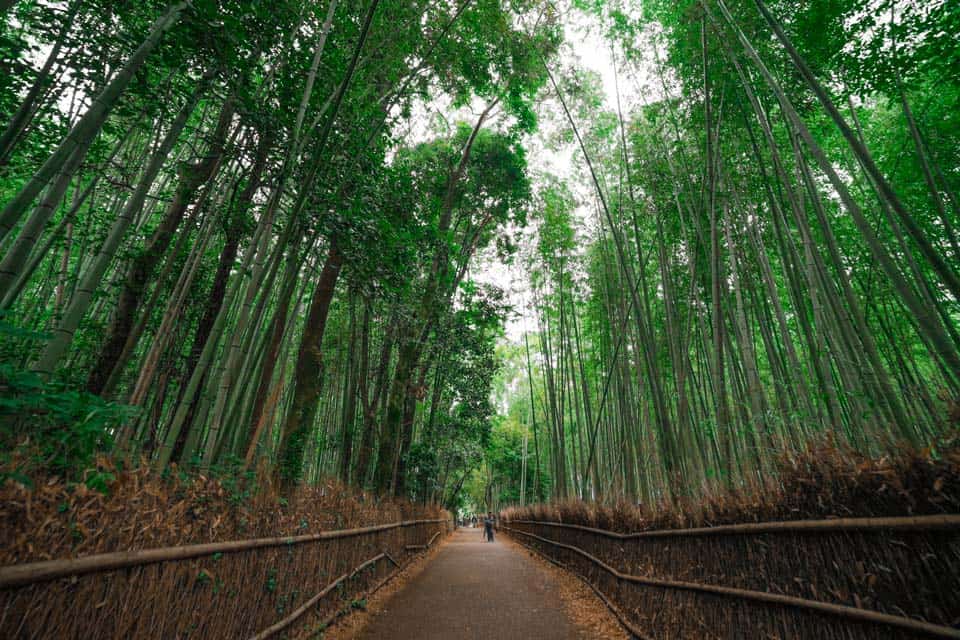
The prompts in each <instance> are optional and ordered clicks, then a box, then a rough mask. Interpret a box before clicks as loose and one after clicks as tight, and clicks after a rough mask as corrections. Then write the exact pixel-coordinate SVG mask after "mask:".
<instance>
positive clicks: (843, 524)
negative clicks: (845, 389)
mask: <svg viewBox="0 0 960 640" xmlns="http://www.w3.org/2000/svg"><path fill="white" fill-rule="evenodd" d="M511 522H513V523H515V524H532V525H537V526H544V527H558V528H563V529H577V530H579V531H587V532H589V533H595V534H597V535H601V536H605V537H607V538H614V539H616V540H632V539H635V538H683V537H693V536H729V535H756V534H761V533H831V532H836V531H863V532H883V531H940V530H946V531H956V532H957V533H958V534H960V514H958V515H953V514H948V515H938V516H910V517H902V518H831V519H828V520H793V521H784V522H750V523H747V524H723V525H717V526H715V527H697V528H693V529H656V530H654V531H637V532H634V533H617V532H616V531H610V530H608V529H597V528H594V527H586V526H583V525H579V524H567V523H565V522H539V521H536V520H512V521H511Z"/></svg>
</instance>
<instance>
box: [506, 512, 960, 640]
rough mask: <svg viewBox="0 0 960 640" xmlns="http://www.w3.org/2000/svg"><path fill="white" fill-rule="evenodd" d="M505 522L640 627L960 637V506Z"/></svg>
mask: <svg viewBox="0 0 960 640" xmlns="http://www.w3.org/2000/svg"><path fill="white" fill-rule="evenodd" d="M502 528H503V529H505V530H506V531H507V532H508V533H510V534H511V535H512V536H513V537H514V539H516V540H517V541H518V542H520V543H521V544H523V545H524V546H526V547H528V548H530V549H532V550H534V551H536V552H538V553H540V554H541V555H543V556H545V557H546V558H547V559H549V560H551V561H552V562H554V563H556V564H559V565H561V566H563V567H565V568H567V569H569V570H571V571H573V572H574V573H577V574H578V575H579V576H580V577H581V578H582V579H583V580H584V581H585V582H587V583H588V584H590V586H592V587H593V588H594V590H595V591H597V592H598V595H600V596H601V597H602V598H603V599H604V600H605V601H606V602H607V604H608V606H610V607H611V609H613V610H614V612H615V613H616V614H617V615H618V617H620V619H621V622H623V623H624V626H625V627H627V628H628V629H629V630H630V631H631V633H633V635H635V636H637V637H640V638H658V639H659V638H664V639H672V638H684V639H686V638H697V639H700V638H704V639H707V638H730V639H734V638H737V639H741V638H811V639H817V640H821V639H822V640H834V639H837V640H840V639H844V640H860V639H863V640H867V639H870V640H875V639H883V638H889V639H891V640H893V639H898V640H900V639H911V638H960V627H958V625H960V515H942V516H918V517H908V518H847V519H831V520H806V521H794V522H769V523H756V524H742V525H725V526H716V527H705V528H697V529H675V530H656V531H645V532H641V533H627V534H624V533H615V532H612V531H607V530H604V529H596V528H592V527H586V526H581V525H574V524H565V523H559V522H545V521H533V520H512V521H505V522H504V523H503V527H502Z"/></svg>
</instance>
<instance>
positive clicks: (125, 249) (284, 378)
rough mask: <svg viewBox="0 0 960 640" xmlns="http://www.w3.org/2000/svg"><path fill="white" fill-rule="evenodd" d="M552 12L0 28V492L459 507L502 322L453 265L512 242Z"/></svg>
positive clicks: (261, 13)
mask: <svg viewBox="0 0 960 640" xmlns="http://www.w3.org/2000/svg"><path fill="white" fill-rule="evenodd" d="M543 12H544V8H543V7H542V6H540V5H539V4H537V3H535V2H533V3H519V4H517V5H516V6H513V7H510V8H506V7H502V6H500V4H499V3H497V2H490V1H488V0H477V1H474V0H466V1H465V2H463V3H457V4H454V3H450V4H441V5H437V4H436V3H429V2H414V3H408V2H404V3H396V2H380V1H379V0H372V1H371V2H342V1H338V0H331V1H330V2H323V3H321V2H313V1H309V0H296V1H294V0H290V1H285V2H279V3H277V2H269V3H268V2H260V1H257V0H250V1H247V0H244V1H242V2H230V3H228V2H216V1H214V0H201V1H200V2H189V3H188V2H174V3H172V4H169V5H165V4H164V3H163V2H158V1H152V2H137V3H116V2H100V1H98V0H69V1H67V2H61V1H52V0H51V1H49V2H47V1H40V2H33V1H30V2H28V1H24V2H13V3H10V2H6V3H4V5H3V13H2V17H3V26H2V31H0V35H2V38H3V40H2V42H3V49H2V50H0V56H3V66H4V68H9V69H11V70H12V71H13V73H11V74H10V75H9V76H8V75H6V74H5V75H4V79H3V81H2V85H0V114H2V118H0V120H2V121H3V123H4V126H5V129H4V131H3V136H2V152H0V159H2V161H0V202H2V207H3V209H2V212H0V254H2V258H0V309H2V312H3V317H2V321H3V323H2V340H3V342H2V354H0V359H2V363H3V369H2V372H0V384H2V386H3V390H4V395H5V397H7V398H9V400H10V402H9V403H8V404H7V405H5V406H4V411H3V415H2V421H3V424H2V427H3V433H2V436H3V440H4V442H5V443H6V444H7V445H9V449H10V450H11V451H14V452H15V454H14V456H13V458H12V461H11V459H8V460H6V461H5V462H6V463H7V467H8V469H7V471H6V472H5V473H13V474H14V475H18V477H23V476H29V475H30V470H31V469H35V468H36V467H37V466H39V467H41V468H42V469H43V470H53V471H54V472H55V473H63V474H67V475H70V474H73V475H80V472H82V471H83V470H84V469H85V468H87V467H88V466H89V465H90V463H91V459H92V456H93V455H94V454H95V453H97V452H99V451H103V450H110V451H112V452H113V453H114V455H115V456H117V457H118V458H120V459H123V460H125V461H128V462H131V463H136V462H137V461H138V460H144V461H146V462H147V463H148V464H149V465H151V466H152V467H153V468H154V469H156V470H157V471H159V472H166V471H167V470H169V469H170V468H171V465H174V464H175V465H177V466H178V467H179V468H180V469H184V468H192V469H197V470H199V471H200V472H202V473H206V472H209V471H211V470H212V471H215V472H218V473H225V474H228V475H235V476H236V475H240V474H242V473H244V472H252V471H253V470H254V469H257V468H261V467H262V468H265V469H267V470H269V471H270V474H269V475H272V476H273V477H274V478H275V479H276V480H277V481H278V482H280V483H281V484H282V485H283V486H284V487H286V488H287V489H291V488H292V487H293V485H294V484H295V483H296V482H298V481H300V480H307V481H311V482H315V481H316V480H317V479H318V478H320V477H321V476H326V475H333V476H339V478H340V479H341V480H342V481H344V482H348V483H352V484H354V485H358V486H361V487H363V486H372V487H374V488H375V489H377V490H378V491H380V492H384V493H393V494H397V495H400V494H407V493H411V494H415V495H417V496H418V497H420V498H422V499H423V500H427V501H429V500H434V501H450V500H452V499H453V498H454V497H455V496H456V495H457V493H458V491H459V487H460V486H461V485H462V478H463V475H464V474H465V473H466V472H467V471H468V470H469V469H470V467H471V466H472V465H474V464H475V463H476V460H477V459H478V457H479V455H480V454H481V447H482V439H483V437H484V433H485V430H489V422H488V421H489V417H490V415H491V414H492V408H491V407H490V405H489V402H488V399H487V395H488V390H489V386H490V382H491V379H492V374H493V371H494V370H495V362H494V359H493V346H494V340H495V338H496V335H497V331H498V328H499V326H500V323H501V321H502V317H503V315H504V312H505V310H504V306H503V304H502V303H501V302H500V301H499V297H500V296H501V294H500V293H499V292H498V291H497V290H496V289H494V288H490V287H480V286H477V285H475V284H473V283H472V282H471V281H470V279H469V278H467V277H466V275H467V266H468V264H469V263H470V261H471V257H472V256H473V255H474V254H475V253H476V252H477V251H478V250H481V249H483V248H484V247H486V246H487V245H490V244H492V243H494V242H495V241H499V238H500V235H501V234H502V229H503V227H504V226H505V225H507V224H508V223H509V224H514V223H518V224H522V215H523V211H524V204H525V202H526V200H527V197H528V190H529V186H528V181H527V176H526V163H525V158H524V155H523V149H522V147H521V146H520V145H519V136H520V134H521V133H523V132H525V131H530V130H531V129H532V127H533V121H532V116H531V111H530V104H531V101H532V99H533V97H534V96H535V94H536V92H537V90H538V88H539V87H540V85H541V84H542V78H543V72H542V70H540V64H539V62H538V58H537V57H536V56H538V55H545V56H548V57H549V56H550V55H551V54H552V52H553V51H554V50H555V49H556V45H557V42H558V39H559V33H560V32H559V28H558V26H557V24H556V20H554V19H552V18H551V17H550V16H546V15H544V13H543ZM434 99H437V100H441V99H442V100H448V101H450V102H451V103H453V104H454V105H455V106H454V107H450V108H449V113H450V114H451V122H450V123H448V124H447V126H446V128H445V130H441V131H440V132H439V133H431V134H430V135H429V136H427V137H426V138H421V139H420V141H412V142H409V143H408V142H407V140H406V139H405V132H406V131H407V129H408V128H410V127H412V126H414V125H415V124H416V123H415V120H414V115H413V113H414V111H415V110H416V109H418V108H419V109H422V108H423V106H424V105H428V104H430V103H431V101H432V100H434ZM460 105H472V106H474V107H476V106H477V105H479V107H478V108H476V113H475V114H473V115H471V114H470V113H469V112H467V111H463V110H461V111H460V112H457V111H456V108H455V107H459V106H460ZM458 114H459V115H458ZM442 115H443V114H441V116H442ZM428 388H429V393H428V394H427V393H426V392H425V390H426V389H428ZM425 398H428V399H429V412H428V413H426V412H425V411H423V410H422V409H420V405H421V404H422V403H423V401H424V400H425ZM418 409H419V410H418ZM421 441H426V442H428V443H429V446H426V447H421V448H420V449H419V450H418V449H417V447H416V446H415V443H416V442H421ZM435 442H440V444H438V445H436V446H435ZM411 461H412V463H413V464H415V465H416V466H415V468H414V467H412V466H411ZM408 467H410V468H408ZM10 469H12V471H11V470H10ZM458 478H460V484H457V479H458ZM414 485H415V486H414Z"/></svg>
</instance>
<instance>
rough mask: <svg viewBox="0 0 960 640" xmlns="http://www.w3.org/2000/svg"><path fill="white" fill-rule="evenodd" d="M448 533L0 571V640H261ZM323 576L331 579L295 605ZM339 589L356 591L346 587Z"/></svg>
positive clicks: (380, 533)
mask: <svg viewBox="0 0 960 640" xmlns="http://www.w3.org/2000/svg"><path fill="white" fill-rule="evenodd" d="M450 530H452V524H451V523H450V521H449V520H448V519H445V518H440V519H421V520H408V521H402V522H394V523H389V524H381V525H375V526H370V527H362V528H355V529H341V530H335V531H322V532H318V533H312V534H304V535H297V536H281V537H272V538H254V539H246V540H232V541H226V542H216V543H208V544H193V545H185V546H177V547H163V548H155V549H143V550H132V551H121V552H113V553H102V554H96V555H91V556H86V557H81V558H71V559H60V560H47V561H40V562H29V563H24V564H18V565H12V566H6V567H0V637H3V638H17V637H31V638H34V637H36V638H98V637H104V638H107V637H137V638H167V637H184V636H188V635H189V636H190V637H211V638H212V637H218V638H221V637H222V638H253V639H254V640H265V639H266V638H269V637H272V636H274V635H276V634H277V633H279V632H281V631H283V630H284V629H287V628H289V627H290V626H291V625H293V624H294V623H295V622H296V621H297V620H299V619H301V618H302V617H303V616H304V615H305V614H307V613H309V612H311V611H316V612H318V613H324V612H326V613H327V614H328V615H327V616H326V618H325V619H326V620H330V619H332V618H333V617H334V616H336V615H337V614H338V612H339V609H338V607H337V604H338V603H337V602H336V601H334V602H326V600H329V599H330V598H329V596H331V594H333V593H334V592H335V591H337V592H338V593H339V594H340V596H341V597H340V599H341V600H342V599H343V598H345V597H352V596H355V595H357V594H359V593H371V592H372V591H373V590H375V589H377V588H379V587H380V586H381V585H382V584H384V583H385V582H386V581H387V580H389V579H390V578H391V577H393V575H395V574H396V572H397V570H399V569H400V568H401V565H402V563H403V561H404V559H405V557H407V556H408V555H409V554H411V552H414V551H417V550H420V549H426V548H428V547H429V546H431V545H432V544H433V543H434V542H435V541H436V540H437V538H438V537H440V536H441V535H442V534H444V533H448V532H449V531H450ZM361 559H362V561H359V560H361ZM385 561H386V562H387V565H388V566H389V567H390V570H389V572H388V573H386V572H385V571H384V568H383V566H384V562H385ZM281 569H282V570H283V572H284V573H283V574H282V575H281V574H280V570H281ZM327 576H329V577H331V578H333V577H334V576H336V577H335V578H334V579H333V580H329V578H328V579H327V580H326V581H324V582H321V583H320V584H323V587H322V588H321V589H319V590H318V591H316V592H315V593H313V595H311V596H310V597H309V598H305V597H303V596H304V595H305V594H307V593H309V591H308V589H309V587H310V584H311V583H316V582H317V581H318V579H320V580H322V579H323V578H324V577H327ZM348 581H351V583H352V584H353V583H356V586H357V588H356V589H354V590H353V591H349V590H346V589H345V585H346V583H347V582H348ZM261 585H262V586H261ZM370 585H375V586H374V587H373V589H369V588H368V589H366V590H365V591H364V587H365V586H367V587H369V586H370ZM138 606H142V607H143V609H141V610H140V611H136V607H138ZM291 608H292V611H291ZM131 609H133V611H131ZM288 611H289V613H287V612H288ZM277 613H279V614H281V617H280V619H279V620H276V615H277ZM131 614H133V615H131ZM137 614H139V615H137ZM271 614H272V615H273V617H274V620H276V621H275V622H272V623H271V624H269V625H267V624H266V623H267V621H268V620H269V617H271ZM283 614H286V615H283ZM144 616H150V617H151V618H154V619H156V620H157V624H152V623H150V622H149V621H145V620H143V619H142V618H143V617H144ZM258 629H259V631H258Z"/></svg>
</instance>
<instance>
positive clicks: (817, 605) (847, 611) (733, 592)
mask: <svg viewBox="0 0 960 640" xmlns="http://www.w3.org/2000/svg"><path fill="white" fill-rule="evenodd" d="M877 519H878V520H879V519H880V518H877ZM503 528H504V529H506V530H507V531H511V532H514V533H519V534H520V535H523V536H527V537H530V538H534V539H536V540H539V541H541V542H545V543H547V544H550V545H553V546H555V547H559V548H562V549H567V550H568V551H572V552H574V553H576V554H578V555H580V556H582V557H584V558H586V559H587V560H589V561H590V562H592V563H593V564H595V565H596V566H598V567H600V568H601V569H603V570H604V571H606V572H607V573H609V574H610V575H612V576H614V577H615V578H617V579H618V580H623V581H624V582H632V583H635V584H642V585H646V586H652V587H661V588H665V589H676V590H682V591H697V592H700V593H710V594H713V595H720V596H728V597H731V598H737V599H740V600H752V601H754V602H763V603H767V604H775V605H780V606H784V607H792V608H794V609H805V610H808V611H816V612H817V613H825V614H828V615H832V616H835V617H838V618H846V619H848V620H856V621H858V622H867V623H872V624H880V625H885V626H890V627H897V628H899V629H905V630H907V631H912V632H916V633H926V634H928V635H930V636H932V637H937V638H960V629H951V628H950V627H945V626H942V625H938V624H933V623H930V622H923V621H920V620H913V619H911V618H904V617H902V616H893V615H889V614H886V613H880V612H877V611H869V610H867V609H860V608H857V607H848V606H845V605H839V604H831V603H828V602H820V601H817V600H807V599H805V598H797V597H794V596H785V595H780V594H776V593H767V592H765V591H751V590H748V589H736V588H734V587H722V586H719V585H710V584H700V583H696V582H683V581H679V580H662V579H658V578H647V577H645V576H635V575H630V574H627V573H621V572H620V571H618V570H617V569H614V568H613V567H611V566H610V565H608V564H607V563H605V562H604V561H603V560H600V559H599V558H597V557H595V556H593V555H591V554H589V553H587V552H586V551H584V550H583V549H580V548H578V547H574V546H572V545H569V544H563V543H562V542H556V541H554V540H550V539H549V538H543V537H541V536H538V535H536V534H533V533H527V532H526V531H520V530H519V529H513V528H511V527H506V526H505V527H503Z"/></svg>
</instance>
